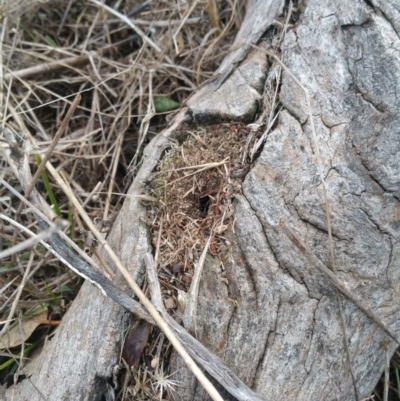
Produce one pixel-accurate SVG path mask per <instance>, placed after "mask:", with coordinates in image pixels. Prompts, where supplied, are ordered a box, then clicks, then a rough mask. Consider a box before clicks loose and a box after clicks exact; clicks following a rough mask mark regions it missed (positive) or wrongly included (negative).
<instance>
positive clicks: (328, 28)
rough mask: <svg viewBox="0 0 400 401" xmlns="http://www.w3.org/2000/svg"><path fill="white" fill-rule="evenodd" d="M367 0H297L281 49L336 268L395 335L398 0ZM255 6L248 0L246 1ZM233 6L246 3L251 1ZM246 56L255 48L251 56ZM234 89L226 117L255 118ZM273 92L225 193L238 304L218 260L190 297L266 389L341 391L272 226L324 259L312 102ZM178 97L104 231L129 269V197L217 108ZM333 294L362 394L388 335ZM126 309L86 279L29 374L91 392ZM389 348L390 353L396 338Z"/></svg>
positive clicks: (318, 321) (319, 297) (51, 390)
mask: <svg viewBox="0 0 400 401" xmlns="http://www.w3.org/2000/svg"><path fill="white" fill-rule="evenodd" d="M249 3H250V6H249V10H255V11H254V12H258V13H259V15H267V14H268V13H265V10H264V9H262V7H263V4H264V5H266V6H271V7H272V2H256V1H254V2H249ZM278 3H279V4H278ZM371 3H372V4H373V5H374V6H375V7H376V8H375V9H373V8H371V7H370V6H369V4H370V3H368V2H363V1H354V2H353V3H352V5H351V7H350V6H349V4H348V2H346V1H344V0H334V1H332V0H330V1H328V0H307V1H305V2H303V4H302V9H301V13H300V17H299V21H298V23H297V26H296V27H295V28H294V29H292V30H291V31H289V32H288V33H287V34H286V38H285V41H284V44H283V47H282V52H283V61H284V63H285V64H286V65H287V66H288V68H289V69H290V70H291V72H292V73H293V74H294V75H295V76H296V77H297V78H298V79H299V80H300V82H301V83H302V85H303V86H304V87H305V88H307V90H308V91H309V93H310V96H311V103H312V109H313V110H312V112H313V115H314V121H315V124H316V132H317V139H318V146H319V148H320V153H321V159H322V160H321V161H322V165H323V170H324V171H323V173H324V175H325V179H326V183H327V189H328V200H329V204H330V207H331V214H332V215H331V218H332V231H333V235H334V245H335V254H336V258H337V267H338V271H339V274H338V275H339V279H340V280H341V281H342V282H345V283H346V285H347V287H348V288H349V289H350V290H351V291H352V292H354V293H355V294H356V295H357V296H358V297H359V298H361V299H363V300H364V301H365V303H366V305H368V306H369V307H371V308H372V309H373V310H374V311H375V312H376V313H377V314H378V315H379V316H380V317H381V318H382V320H383V321H384V322H385V323H386V324H387V325H388V326H389V327H390V329H391V330H392V331H394V332H395V333H397V334H399V331H400V322H399V317H400V310H399V306H398V305H399V299H400V293H399V292H400V252H399V239H400V205H399V202H400V179H399V176H400V141H399V140H398V126H399V125H400V124H399V123H400V121H399V120H400V116H399V112H398V110H399V105H398V102H399V101H398V99H397V93H398V92H399V91H398V90H397V88H398V87H399V86H400V62H399V60H398V50H399V47H400V43H399V38H398V35H397V31H398V28H397V25H396V22H395V21H397V19H398V18H397V14H396V13H397V11H396V8H395V1H393V0H391V1H388V2H383V1H379V0H372V2H371ZM255 5H257V7H261V8H258V9H257V8H256V9H254V8H252V6H255ZM273 5H274V7H276V8H274V9H272V8H271V9H270V10H269V11H270V12H271V13H272V12H273V10H275V11H274V12H275V13H276V12H277V10H278V9H279V6H280V2H277V3H274V4H273ZM261 10H262V11H261ZM246 18H254V14H253V15H252V14H250V11H249V12H248V15H247V16H246ZM391 21H394V22H393V25H391ZM246 23H248V22H246ZM266 27H267V26H264V29H265V28H266ZM263 32H264V31H263V30H262V29H261V30H259V33H258V34H257V35H258V36H257V35H255V36H252V37H251V40H250V42H252V43H256V42H257V41H258V39H259V38H260V36H261V34H262V33H263ZM246 40H247V39H246ZM246 40H244V41H246ZM236 42H237V43H240V38H239V39H237V41H236ZM246 54H247V51H246ZM254 54H258V55H261V54H262V52H258V53H257V52H254V53H253V54H252V55H251V57H253V55H254ZM239 59H240V60H242V59H243V58H240V57H239ZM239 59H238V60H239ZM240 60H239V61H240ZM258 60H259V61H257V66H255V67H254V65H253V66H252V67H251V68H256V70H250V71H257V73H251V74H249V77H252V76H253V77H254V81H253V82H250V83H248V82H247V83H246V85H248V86H249V87H253V88H256V89H255V90H256V92H260V90H261V87H262V85H260V82H262V80H263V77H265V76H266V74H267V68H268V64H267V63H266V62H265V58H264V59H261V58H260V59H258ZM243 65H245V62H244V63H243ZM224 71H225V70H224ZM229 71H233V70H232V69H231V70H229ZM228 75H229V74H228ZM228 75H226V76H225V78H226V77H227V76H228ZM234 75H235V74H232V75H231V76H232V77H233V76H234ZM229 82H230V81H229V77H228V78H227V79H226V80H225V82H224V85H228V86H227V87H229ZM231 82H236V83H235V84H234V86H232V87H231V90H227V91H225V92H224V96H232V97H231V98H227V99H225V102H226V104H227V105H229V104H234V103H235V102H236V100H237V98H238V96H240V94H237V93H236V91H235V85H236V84H237V81H234V80H233V81H231ZM253 84H254V85H253ZM210 85H211V86H210V87H209V88H211V89H210V90H211V92H207V91H206V92H204V93H213V92H216V91H217V89H218V88H219V87H220V85H219V86H218V85H217V87H218V88H217V89H216V87H215V86H213V85H215V81H214V83H213V82H212V83H211V84H210ZM243 88H244V86H243ZM203 90H204V89H203ZM224 90H225V89H224ZM244 93H250V97H246V98H245V99H244V100H243V103H246V104H247V105H250V106H251V107H247V106H246V108H240V107H238V108H236V107H232V108H231V110H233V109H235V110H238V111H235V113H236V114H234V113H233V112H232V113H231V112H229V113H226V114H225V115H224V116H223V117H224V118H230V116H232V115H235V116H236V117H235V118H237V119H240V118H244V119H247V120H248V119H249V118H253V117H254V112H255V110H256V107H254V105H256V104H257V102H258V96H259V95H257V96H254V91H251V90H249V91H246V90H244ZM279 98H280V102H281V104H282V105H283V107H284V109H283V111H282V112H281V114H280V116H279V121H278V125H277V127H276V128H275V129H274V131H273V132H272V133H271V134H269V135H268V137H267V140H266V143H265V146H264V148H263V150H262V153H261V155H260V157H259V158H258V160H257V162H256V163H255V166H254V168H253V169H252V170H251V171H250V173H249V174H248V176H247V177H246V180H245V182H244V183H243V186H242V194H241V195H238V196H237V197H236V200H235V202H234V206H235V216H236V224H235V233H228V235H229V236H230V237H229V238H230V243H231V253H232V255H233V261H234V263H232V265H231V266H230V268H231V275H232V277H231V280H232V281H231V282H233V281H235V282H236V288H237V290H238V297H237V300H238V306H236V307H235V305H233V303H232V302H231V301H229V299H228V298H229V287H228V286H227V285H226V284H225V283H224V282H223V281H222V280H221V279H220V277H221V275H222V270H221V267H220V264H219V261H218V260H217V259H215V258H212V257H207V259H206V263H205V266H204V273H203V280H202V282H201V285H200V290H199V304H198V306H197V328H198V331H197V334H198V339H199V340H200V341H201V342H202V343H203V344H204V345H205V346H206V347H207V348H209V349H211V350H212V351H213V352H215V353H216V354H217V355H218V356H220V357H221V358H222V359H223V360H224V361H225V363H226V364H227V365H228V366H229V367H230V368H231V369H232V371H233V372H235V373H236V374H237V375H238V376H239V377H240V378H241V379H242V380H243V381H244V382H245V383H246V384H247V385H249V386H250V387H251V388H252V389H253V390H254V391H255V392H257V393H258V395H259V396H260V397H261V398H264V399H266V400H267V399H281V398H285V399H293V400H299V401H302V400H304V401H306V400H307V401H308V400H332V399H339V400H354V390H353V387H352V382H351V377H350V374H349V371H348V367H347V361H346V356H345V351H344V345H343V334H342V331H341V328H340V321H339V315H338V307H337V301H336V295H335V290H334V288H333V287H332V286H331V284H330V283H329V282H328V281H327V280H326V277H325V276H324V274H322V273H321V272H319V271H318V270H316V269H315V268H314V267H313V266H312V265H311V264H310V263H309V262H308V260H307V258H306V257H304V255H303V254H302V252H300V251H299V249H298V248H297V247H295V246H293V243H292V242H291V241H290V239H289V238H288V236H287V235H286V234H285V233H284V232H283V231H282V230H279V221H280V220H281V219H283V220H284V221H285V222H286V223H287V224H288V226H289V227H290V229H291V230H293V231H294V232H295V233H296V235H298V236H299V237H300V238H301V239H302V241H303V242H304V243H305V244H306V245H307V247H308V248H309V249H310V250H311V251H312V252H313V253H314V254H315V255H316V257H317V258H318V259H319V260H320V261H321V262H322V263H324V264H325V265H329V248H328V238H327V227H326V221H325V214H324V203H323V196H322V189H321V182H320V178H319V174H318V167H317V161H316V160H315V154H314V151H313V146H314V145H313V141H312V134H311V130H310V121H309V119H308V112H309V110H308V109H307V104H306V102H305V98H304V93H303V91H302V90H301V89H300V88H299V87H298V86H297V85H296V84H295V83H294V82H293V80H292V78H291V77H290V76H289V74H287V73H283V79H282V86H281V89H280V93H279ZM197 99H199V98H197ZM198 101H199V102H200V100H198ZM188 107H189V113H188V114H186V113H187V112H186V111H185V110H183V111H182V113H181V114H180V115H179V116H178V118H177V120H176V124H175V126H172V127H170V128H169V129H168V130H167V131H165V132H164V133H162V134H160V135H159V136H158V137H157V138H155V140H153V141H152V143H151V144H150V145H149V146H148V147H147V149H146V151H145V154H144V159H143V160H144V162H143V166H142V168H141V169H140V171H139V173H138V176H137V177H136V179H135V182H134V184H133V186H132V188H131V190H130V193H129V194H130V195H133V196H132V197H130V198H128V199H127V201H126V202H125V204H124V207H123V209H122V210H121V213H120V215H119V217H118V219H117V221H116V223H115V225H114V227H113V232H112V234H111V236H110V239H111V242H112V244H114V246H115V248H116V250H117V251H118V253H119V254H120V256H121V259H122V261H123V262H124V263H125V264H126V265H127V266H128V267H130V268H131V270H132V273H133V274H135V276H136V277H138V276H139V275H140V272H141V271H142V270H141V269H142V267H143V257H144V255H145V253H146V252H148V251H150V250H151V244H150V243H149V240H148V233H147V227H146V226H145V225H144V224H143V222H142V220H141V217H142V216H143V215H144V213H145V210H144V208H143V206H142V205H141V202H140V200H139V199H138V198H135V197H134V195H139V194H142V193H143V190H144V186H145V184H146V182H147V181H148V180H150V179H151V173H152V171H153V169H154V167H155V166H156V164H157V162H158V160H159V158H160V157H161V155H162V152H163V150H164V149H165V148H166V147H168V144H169V140H170V138H172V137H173V135H174V131H175V129H176V127H177V126H178V125H179V122H180V121H182V120H183V119H184V118H185V116H187V115H189V114H190V115H194V116H195V117H197V118H202V117H206V118H207V119H211V118H213V117H215V118H217V119H218V118H221V107H220V106H219V105H218V104H216V103H215V98H212V97H211V96H210V97H209V102H208V103H206V102H205V101H204V97H202V98H201V103H196V97H193V98H192V99H191V100H190V102H189V103H188ZM249 110H250V111H249ZM342 302H343V307H344V317H345V322H346V334H347V342H348V345H349V350H350V355H351V359H352V361H351V362H352V366H353V369H354V372H355V377H356V385H357V387H358V390H359V394H360V396H361V397H365V396H367V395H368V394H369V393H370V392H371V390H372V389H373V388H374V386H375V384H376V382H377V380H378V378H379V377H380V374H381V372H382V371H383V366H384V361H385V351H384V349H383V348H382V347H381V342H382V340H383V339H384V338H385V336H386V335H385V333H384V332H383V331H382V330H381V329H380V328H378V327H377V326H376V325H375V324H374V323H373V322H371V321H370V319H369V318H368V317H367V316H366V315H365V314H364V313H363V312H362V311H360V309H359V308H358V307H357V306H356V305H354V304H353V303H352V302H351V301H350V300H348V299H347V298H344V297H342ZM123 316H124V313H123V311H122V310H121V309H120V308H119V307H115V306H114V305H113V303H112V302H111V301H109V300H107V299H105V298H103V296H102V295H101V294H100V293H98V292H97V289H95V288H94V287H92V286H91V285H88V284H85V285H84V287H83V289H82V291H81V293H80V295H79V297H78V299H77V301H76V302H75V303H74V306H73V307H72V308H71V310H70V311H69V312H68V314H67V316H66V317H65V319H64V321H63V323H62V325H61V327H60V329H59V330H58V331H57V334H56V336H55V337H54V338H53V339H52V340H51V341H50V342H49V343H48V344H47V345H46V347H45V352H44V353H43V357H42V358H41V360H40V362H41V365H40V366H41V367H40V369H38V371H37V372H35V373H34V374H33V375H32V377H31V378H30V380H31V381H32V383H33V384H34V385H35V387H36V388H38V389H39V390H40V391H41V392H42V393H43V394H44V395H45V397H46V399H48V400H63V399H65V400H66V399H91V400H92V399H93V400H94V399H98V398H99V396H100V394H101V391H100V388H104V387H105V382H106V379H108V378H109V377H110V376H111V373H112V368H113V365H114V364H115V362H116V358H117V351H118V347H119V339H120V335H121V332H120V328H121V322H122V320H123ZM77 339H79V340H78V341H77ZM77 344H78V345H77ZM389 348H390V352H393V350H394V349H395V344H394V343H393V342H392V343H391V344H390V347H389ZM72 349H76V350H77V351H76V352H72V351H71V350H72ZM172 370H173V371H175V370H176V374H175V375H174V379H176V380H180V381H182V382H183V385H182V386H179V387H178V388H177V395H176V398H177V399H182V400H187V399H191V400H196V401H200V400H208V396H207V394H206V393H205V392H204V391H203V390H202V389H201V387H199V385H198V384H197V383H196V381H195V380H194V379H193V377H192V375H191V374H190V372H188V371H187V370H186V367H185V366H183V365H182V362H181V361H180V359H179V358H177V357H175V358H174V360H173V362H172ZM87 389H88V390H87ZM15 391H16V398H15V399H18V400H25V399H26V400H28V399H29V400H40V396H39V395H38V393H37V391H36V390H34V388H33V387H32V384H31V383H30V382H29V381H28V380H25V381H23V382H22V383H21V384H19V385H18V386H17V388H16V389H15ZM8 395H9V396H11V390H9V391H8ZM35 397H36V398H35ZM9 399H11V397H10V398H9ZM226 399H230V397H229V396H226Z"/></svg>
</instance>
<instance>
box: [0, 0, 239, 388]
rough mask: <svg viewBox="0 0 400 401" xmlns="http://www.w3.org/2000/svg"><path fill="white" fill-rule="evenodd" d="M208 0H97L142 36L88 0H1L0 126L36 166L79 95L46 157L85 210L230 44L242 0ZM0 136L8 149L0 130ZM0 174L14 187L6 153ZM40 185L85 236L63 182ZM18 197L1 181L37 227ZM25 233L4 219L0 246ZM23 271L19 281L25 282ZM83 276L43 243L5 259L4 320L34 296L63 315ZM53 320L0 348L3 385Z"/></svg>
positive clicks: (128, 168) (105, 200)
mask: <svg viewBox="0 0 400 401" xmlns="http://www.w3.org/2000/svg"><path fill="white" fill-rule="evenodd" d="M212 3H215V6H216V7H215V8H213V9H209V4H210V2H209V1H206V0H201V1H196V2H190V1H178V0H176V1H174V0H173V1H168V2H166V1H162V0H154V1H138V0H122V1H116V0H110V1H107V2H106V3H105V4H106V5H107V6H108V7H111V8H112V9H113V10H115V11H116V12H117V13H119V15H120V16H124V17H127V18H128V19H129V21H130V22H131V24H133V25H134V26H135V27H137V28H139V29H140V30H141V31H142V32H143V33H144V35H145V36H146V38H144V37H142V36H140V35H139V34H138V32H137V31H135V30H134V29H133V28H132V26H130V25H128V24H127V23H125V22H124V20H123V19H122V18H120V17H118V16H116V15H114V14H112V13H110V12H108V11H107V10H106V9H104V8H102V7H101V6H99V5H96V4H94V3H91V2H89V1H88V2H79V1H76V0H53V1H51V2H44V1H41V0H38V1H36V0H33V1H26V0H15V1H11V0H4V1H3V2H1V4H0V22H1V27H0V55H1V62H0V87H1V88H0V116H1V120H2V128H4V127H5V126H8V127H9V128H10V129H11V130H12V131H14V132H17V133H19V134H21V137H22V138H23V140H24V141H26V143H27V144H28V147H29V148H30V149H31V155H30V164H31V170H32V172H33V173H34V172H35V169H36V168H37V166H38V164H39V163H40V159H39V158H43V155H44V154H45V153H46V152H47V150H48V148H49V146H50V144H51V142H52V140H53V138H54V136H55V133H56V132H57V130H58V129H59V127H60V122H61V121H62V120H63V117H64V115H65V112H66V110H68V108H69V106H70V103H71V101H72V100H73V98H74V97H75V96H76V94H77V93H81V96H82V100H81V102H80V104H79V106H78V108H77V110H76V112H75V114H74V116H73V118H72V119H71V120H70V121H69V124H68V127H67V128H66V130H65V133H64V134H63V136H62V137H61V139H60V140H59V142H58V144H57V146H56V148H55V150H54V151H53V153H52V154H51V158H50V162H51V163H52V165H53V166H54V167H55V168H57V170H58V171H59V172H60V174H62V175H63V177H64V178H65V180H66V181H68V182H69V184H70V186H71V187H72V189H73V191H74V194H75V195H76V197H77V198H78V199H79V200H80V202H81V203H82V204H83V205H84V207H85V209H86V211H87V213H88V214H89V215H90V216H91V217H92V219H93V220H95V219H99V220H100V221H101V222H103V223H104V224H107V223H108V222H109V221H110V220H111V221H112V220H113V218H114V216H115V215H116V214H117V213H118V210H119V208H120V206H121V204H122V202H123V197H122V196H121V194H125V193H126V192H127V188H128V187H129V185H130V184H131V182H132V179H133V177H134V172H135V166H137V164H138V163H139V162H140V156H141V153H142V150H143V147H144V146H145V145H146V144H147V142H148V141H149V140H150V139H151V138H152V137H153V136H154V135H155V134H157V133H159V132H160V131H161V130H162V129H163V128H164V127H165V126H166V124H167V123H168V121H169V119H170V117H169V115H168V114H169V113H170V112H171V111H172V110H173V109H174V108H176V107H177V106H181V105H183V104H184V102H185V100H186V99H187V97H188V96H190V95H191V94H192V93H193V91H194V90H195V89H196V88H197V87H198V85H200V84H202V83H203V82H204V81H205V80H207V79H208V78H210V77H211V76H212V74H213V73H214V71H215V69H216V68H217V67H218V66H219V64H220V63H221V61H222V59H223V58H224V57H225V55H226V53H227V52H228V51H229V47H230V43H232V41H233V39H234V37H235V35H236V32H237V30H238V29H239V28H240V25H241V21H242V18H243V15H244V11H245V5H244V4H242V3H241V2H238V1H235V0H228V1H225V0H215V2H212ZM150 41H151V42H152V43H153V44H155V45H156V46H152V45H151V44H149V43H150ZM157 48H158V49H159V50H157ZM0 140H1V142H0V144H1V145H0V146H1V147H5V148H6V147H7V146H8V145H7V144H5V143H4V142H3V137H2V134H1V133H0ZM131 160H133V161H134V163H132V164H131ZM130 172H133V174H129V173H130ZM0 175H1V177H0V178H3V179H4V180H5V181H7V182H8V183H9V184H11V185H12V186H13V187H14V188H15V189H16V190H17V191H19V192H21V188H20V184H19V183H18V181H17V180H16V179H15V177H14V176H13V173H12V170H11V168H10V167H9V166H8V165H7V163H6V160H5V158H3V157H0ZM47 180H48V182H47ZM37 188H38V189H39V190H40V192H41V193H42V194H44V196H46V198H47V200H48V201H49V203H52V205H53V207H54V208H55V210H56V209H58V210H59V213H60V214H61V216H62V217H64V218H65V219H68V220H69V221H70V222H71V229H70V231H69V235H70V236H71V237H72V238H75V240H76V241H77V242H80V243H81V245H82V246H84V244H83V242H84V240H85V238H81V239H80V238H79V233H78V232H77V231H78V230H77V229H79V230H81V229H82V228H84V227H82V223H81V221H80V219H79V217H78V215H77V213H76V211H75V209H74V208H73V207H71V205H70V204H69V203H68V200H67V197H66V196H65V194H64V193H63V191H62V189H61V188H60V187H59V186H58V185H57V184H56V182H55V181H54V180H53V178H52V177H51V176H50V175H48V174H47V175H43V178H42V180H41V182H40V183H39V184H37ZM18 207H19V201H18V200H17V198H16V197H15V196H14V195H13V194H11V193H10V192H8V191H7V190H6V189H5V188H4V187H0V213H3V214H4V215H6V216H9V217H11V218H13V219H15V220H16V221H17V222H19V223H20V224H22V225H23V226H25V227H29V228H30V229H31V230H32V231H34V232H40V229H39V228H38V227H37V222H36V220H35V218H34V216H33V215H32V214H31V213H30V212H29V210H28V209H26V208H24V209H23V210H22V213H21V214H20V215H18V214H17V213H16V210H17V209H18ZM76 228H77V229H76ZM25 239H27V236H26V234H24V233H23V232H22V231H21V230H18V228H16V227H13V226H11V225H9V224H8V223H6V222H0V241H1V244H0V248H1V247H2V248H9V247H11V246H13V245H14V244H17V243H20V242H22V241H24V240H25ZM25 272H27V274H25V277H24V273H25ZM23 279H24V280H25V281H26V283H25V286H21V283H22V282H23ZM81 283H82V280H81V278H79V277H77V276H76V275H75V274H74V273H72V272H70V271H69V270H68V269H66V268H64V267H63V266H61V265H60V263H59V262H58V261H57V260H56V259H55V258H54V257H53V256H52V255H51V254H49V253H48V252H46V250H45V249H43V247H42V246H40V245H39V246H37V247H36V248H35V249H32V250H29V251H27V252H20V253H19V254H16V255H14V256H13V257H10V258H7V259H3V260H1V264H0V312H1V313H0V321H2V322H4V321H7V319H9V316H11V318H12V319H14V320H13V321H12V322H11V323H12V324H11V325H10V327H9V328H10V329H12V328H13V327H15V326H18V325H20V326H21V323H20V322H23V321H24V316H25V315H26V314H28V313H29V312H30V311H33V310H35V308H37V307H41V306H42V305H45V306H46V307H48V311H49V313H48V318H49V319H51V321H54V319H60V318H62V315H63V314H64V313H65V311H66V310H67V309H68V306H69V304H70V303H71V302H72V300H73V298H74V296H75V295H76V294H77V291H78V289H79V287H80V285H81ZM22 287H23V288H22ZM20 289H21V291H20V297H19V299H17V298H18V297H17V295H18V293H19V290H20ZM17 301H18V302H17ZM10 313H11V315H10ZM2 327H4V326H2ZM49 330H50V329H49V328H48V325H47V326H43V325H42V326H40V327H39V331H40V333H39V334H37V335H36V334H35V333H34V334H33V337H31V338H29V339H27V342H26V343H24V344H22V347H15V348H13V349H11V350H2V355H0V367H2V369H1V370H0V379H1V383H4V381H5V380H7V378H10V379H11V380H13V379H12V377H13V374H14V373H15V372H16V371H17V369H18V366H19V364H21V363H22V365H23V363H24V358H25V357H27V356H29V352H28V351H29V350H28V348H27V347H30V346H31V344H36V345H35V346H37V345H38V344H40V343H41V342H42V341H43V339H44V337H45V335H47V334H49V333H50V331H49ZM36 332H37V330H36ZM21 349H22V350H24V358H22V357H21V358H20V360H18V358H15V355H18V354H19V353H20V352H21ZM22 365H21V366H22Z"/></svg>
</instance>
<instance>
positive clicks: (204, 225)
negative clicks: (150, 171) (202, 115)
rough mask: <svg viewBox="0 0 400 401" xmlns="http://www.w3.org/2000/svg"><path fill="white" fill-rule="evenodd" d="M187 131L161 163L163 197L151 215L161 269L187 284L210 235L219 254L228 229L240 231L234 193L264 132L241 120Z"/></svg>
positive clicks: (158, 184)
mask: <svg viewBox="0 0 400 401" xmlns="http://www.w3.org/2000/svg"><path fill="white" fill-rule="evenodd" d="M184 133H185V135H186V139H185V140H184V141H183V142H182V143H181V144H180V145H176V146H174V147H172V148H171V149H170V150H169V151H168V152H167V153H166V155H165V156H164V158H163V159H162V160H161V161H160V163H159V165H158V168H157V172H156V175H155V179H154V180H153V182H152V183H151V185H150V192H151V195H152V196H154V197H155V198H156V199H157V200H158V202H157V203H153V204H152V207H151V208H150V209H149V212H148V219H149V224H151V235H152V241H153V244H154V246H155V248H156V249H157V258H158V263H159V266H160V268H161V269H160V270H161V274H163V273H166V274H167V276H170V277H171V276H173V277H174V278H175V279H177V280H176V286H177V287H178V289H182V290H187V286H188V285H189V284H190V282H191V277H192V275H193V269H194V267H195V264H196V262H198V260H199V258H200V255H201V253H202V252H203V250H204V247H205V246H206V243H207V241H208V239H209V238H210V236H211V242H210V247H209V251H210V252H211V253H212V254H214V255H218V254H219V253H220V252H221V251H222V248H223V246H221V244H222V242H223V241H221V240H223V239H224V233H225V232H226V231H227V230H231V231H234V216H233V206H232V199H233V197H234V195H235V193H238V192H239V191H240V187H241V183H242V180H243V178H244V177H245V175H246V173H247V172H248V171H249V169H250V167H251V165H250V160H249V156H248V153H247V150H248V149H249V148H251V146H252V144H253V142H254V141H256V139H257V138H258V136H259V135H258V133H257V132H253V131H251V129H250V128H248V127H246V126H244V125H241V124H219V125H213V126H211V127H207V128H204V127H200V128H195V129H190V128H186V129H184ZM154 204H156V206H154ZM174 281H175V280H174Z"/></svg>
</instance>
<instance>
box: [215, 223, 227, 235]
mask: <svg viewBox="0 0 400 401" xmlns="http://www.w3.org/2000/svg"><path fill="white" fill-rule="evenodd" d="M227 228H228V226H227V225H225V224H222V225H220V226H218V227H216V228H215V230H214V231H215V232H216V234H222V233H223V232H224V231H226V230H227Z"/></svg>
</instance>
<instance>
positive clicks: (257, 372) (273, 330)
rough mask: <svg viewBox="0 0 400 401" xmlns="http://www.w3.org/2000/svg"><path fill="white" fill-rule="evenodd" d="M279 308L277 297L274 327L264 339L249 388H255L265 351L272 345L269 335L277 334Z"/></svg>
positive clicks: (279, 303) (279, 302)
mask: <svg viewBox="0 0 400 401" xmlns="http://www.w3.org/2000/svg"><path fill="white" fill-rule="evenodd" d="M274 294H275V293H274ZM274 301H275V300H274ZM280 307H281V297H280V296H279V295H278V303H277V306H276V316H275V319H274V327H273V328H272V329H270V330H269V332H268V335H267V338H266V340H265V343H264V349H263V352H262V355H261V357H260V359H259V361H258V363H257V367H256V370H255V373H254V379H253V383H252V384H251V388H254V387H255V386H256V384H257V381H258V379H259V376H260V373H259V372H260V369H261V367H262V364H263V362H264V359H265V357H266V354H267V351H268V346H271V345H272V344H273V342H272V344H271V343H270V337H271V335H276V334H278V333H277V332H276V328H277V326H278V318H279V309H280Z"/></svg>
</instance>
